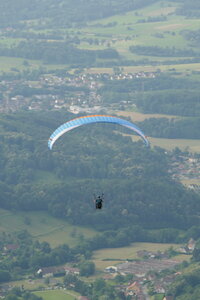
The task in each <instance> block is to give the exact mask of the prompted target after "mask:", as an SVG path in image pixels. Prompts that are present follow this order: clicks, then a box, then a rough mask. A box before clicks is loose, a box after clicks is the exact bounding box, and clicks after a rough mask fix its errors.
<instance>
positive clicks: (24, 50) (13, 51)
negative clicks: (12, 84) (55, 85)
mask: <svg viewBox="0 0 200 300" xmlns="http://www.w3.org/2000/svg"><path fill="white" fill-rule="evenodd" d="M0 55H1V56H11V57H22V58H25V59H39V60H42V61H43V62H44V63H48V64H69V65H76V66H77V67H78V66H80V65H81V66H87V67H88V66H91V65H94V64H95V62H96V60H98V59H118V58H119V54H118V52H117V51H116V50H114V49H111V48H108V49H104V50H81V49H78V48H76V47H74V46H73V45H69V44H68V43H65V42H46V41H28V42H27V41H21V42H20V43H19V44H18V45H17V46H12V47H1V48H0Z"/></svg>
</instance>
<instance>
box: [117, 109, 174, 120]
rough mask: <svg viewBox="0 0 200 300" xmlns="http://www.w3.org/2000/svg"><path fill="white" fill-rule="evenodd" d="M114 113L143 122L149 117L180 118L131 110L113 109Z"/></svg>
mask: <svg viewBox="0 0 200 300" xmlns="http://www.w3.org/2000/svg"><path fill="white" fill-rule="evenodd" d="M113 113H115V114H117V115H118V116H122V117H129V118H131V120H132V121H133V122H142V121H144V120H146V119H149V118H168V119H172V118H180V117H178V116H171V115H162V114H143V113H139V112H134V111H133V112H131V111H117V112H115V111H113Z"/></svg>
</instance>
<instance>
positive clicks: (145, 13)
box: [0, 1, 200, 72]
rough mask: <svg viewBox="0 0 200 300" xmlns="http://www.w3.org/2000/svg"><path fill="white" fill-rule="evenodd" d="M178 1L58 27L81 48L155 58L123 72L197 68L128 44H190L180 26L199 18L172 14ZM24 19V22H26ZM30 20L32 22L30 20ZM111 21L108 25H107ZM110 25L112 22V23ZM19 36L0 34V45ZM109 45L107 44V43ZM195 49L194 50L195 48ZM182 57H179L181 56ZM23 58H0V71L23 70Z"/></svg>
mask: <svg viewBox="0 0 200 300" xmlns="http://www.w3.org/2000/svg"><path fill="white" fill-rule="evenodd" d="M178 6H179V4H178V3H172V2H168V1H165V2H163V1H160V2H157V3H155V4H153V5H149V6H147V7H145V8H143V9H138V10H135V11H130V12H127V13H124V14H120V15H115V16H112V17H108V18H104V19H100V20H95V21H92V22H88V23H87V24H88V25H87V26H86V27H81V28H73V29H72V28H70V29H63V28H62V29H60V30H61V32H62V33H63V36H65V35H66V34H69V35H75V36H78V37H79V38H80V45H79V46H78V47H79V48H81V49H90V50H96V49H98V50H100V49H105V48H107V47H112V48H114V49H116V50H117V51H118V52H119V54H120V55H121V56H122V57H123V58H124V59H132V60H136V61H137V60H144V59H146V58H148V59H149V60H153V61H157V62H158V63H157V65H156V66H148V65H146V66H136V67H134V66H133V67H125V68H124V70H125V72H128V71H129V72H137V71H155V70H156V69H161V70H162V71H164V72H166V71H168V70H170V69H173V68H175V69H176V70H177V71H180V72H187V70H190V71H191V70H200V64H187V65H185V64H179V63H178V62H177V64H175V65H173V64H172V65H166V66H164V65H163V62H164V61H165V60H179V59H180V57H177V58H176V57H156V56H144V55H138V54H135V53H131V52H130V51H129V47H130V46H133V45H144V46H159V47H176V48H178V49H184V48H187V47H191V45H189V44H188V42H187V41H186V40H185V39H184V37H183V36H182V35H181V34H180V33H181V30H183V29H190V30H197V29H199V27H200V19H195V18H191V19H189V18H184V17H183V16H179V15H176V14H175V10H176V8H177V7H178ZM156 17H166V20H163V21H152V20H151V21H150V22H149V21H148V18H156ZM27 22H28V21H27ZM31 22H33V21H31ZM110 24H111V25H110ZM112 24H114V25H112ZM33 31H34V32H35V33H41V32H48V31H49V29H48V28H47V29H46V30H42V31H41V30H39V29H38V30H33ZM90 38H92V39H98V40H99V44H98V45H97V44H89V43H88V42H86V41H85V39H90ZM20 41H21V39H20V38H19V39H17V38H13V39H12V38H7V37H3V36H2V39H1V45H5V46H11V45H12V44H15V45H16V44H17V43H18V42H20ZM108 44H109V45H108ZM196 50H197V49H196ZM183 58H184V57H182V58H181V59H183ZM26 61H28V63H29V67H28V68H30V69H36V68H38V67H40V66H42V67H44V68H45V69H46V70H53V69H59V68H62V69H68V68H69V66H68V65H63V64H61V65H46V64H43V63H42V62H41V61H32V60H26ZM23 62H24V59H20V58H9V57H6V58H5V57H0V71H1V72H2V71H13V70H12V69H13V68H16V69H18V70H19V71H21V70H24V69H26V68H27V67H26V66H24V64H23ZM89 71H91V72H105V71H107V72H112V68H108V69H106V70H105V69H104V68H103V69H102V68H95V69H90V70H89Z"/></svg>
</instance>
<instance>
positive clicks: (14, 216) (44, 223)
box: [0, 209, 96, 247]
mask: <svg viewBox="0 0 200 300" xmlns="http://www.w3.org/2000/svg"><path fill="white" fill-rule="evenodd" d="M21 230H27V231H28V232H29V233H30V234H31V235H32V237H33V238H35V239H37V240H39V241H46V242H48V243H49V244H50V245H51V246H52V247H56V246H58V245H61V244H64V243H66V244H68V245H69V246H70V247H73V246H75V245H76V244H77V243H78V242H79V240H80V237H81V236H84V237H85V238H89V237H92V236H94V235H95V234H96V231H95V230H93V229H89V228H84V227H78V226H72V225H70V224H69V223H67V222H66V221H64V220H60V219H57V218H54V217H52V216H50V215H48V214H47V213H45V212H11V211H7V210H3V209H0V232H8V233H9V232H10V233H13V232H17V231H21Z"/></svg>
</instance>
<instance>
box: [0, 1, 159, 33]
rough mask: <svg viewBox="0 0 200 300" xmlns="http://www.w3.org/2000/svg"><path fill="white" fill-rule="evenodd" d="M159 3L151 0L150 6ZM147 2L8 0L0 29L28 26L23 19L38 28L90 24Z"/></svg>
mask: <svg viewBox="0 0 200 300" xmlns="http://www.w3.org/2000/svg"><path fill="white" fill-rule="evenodd" d="M154 2H156V0H149V1H148V5H150V4H151V3H154ZM146 5H147V3H146V1H145V0H123V1H122V0H109V1H108V0H101V1H100V0H98V1H93V0H89V1H87V2H83V1H81V0H68V1H65V2H63V1H62V0H58V1H57V2H56V4H55V3H54V2H53V1H52V0H48V1H39V0H34V1H32V0H27V1H25V0H20V1H17V2H16V1H15V0H8V1H6V2H1V4H0V12H1V13H0V26H1V27H7V26H13V25H14V26H15V27H16V26H18V27H19V28H23V27H24V26H26V23H25V22H20V21H24V20H36V19H37V20H38V22H36V24H37V25H36V26H38V27H39V28H44V26H46V25H48V26H50V27H58V26H68V27H72V26H73V24H74V23H79V24H82V23H86V22H87V21H91V20H95V19H100V18H105V17H108V16H112V15H115V14H120V13H123V12H126V11H129V10H134V9H138V8H141V7H144V6H146Z"/></svg>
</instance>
